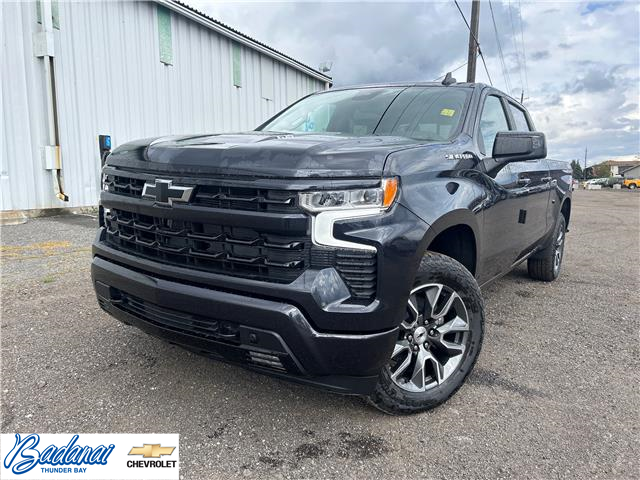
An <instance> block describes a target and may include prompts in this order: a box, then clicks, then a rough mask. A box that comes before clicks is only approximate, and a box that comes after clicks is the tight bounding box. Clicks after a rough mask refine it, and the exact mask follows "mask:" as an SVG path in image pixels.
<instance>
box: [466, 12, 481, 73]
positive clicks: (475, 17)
mask: <svg viewBox="0 0 640 480" xmlns="http://www.w3.org/2000/svg"><path fill="white" fill-rule="evenodd" d="M479 24H480V0H473V3H472V4H471V29H470V30H469V58H468V60H467V82H470V83H471V82H475V81H476V58H477V57H478V25H479Z"/></svg>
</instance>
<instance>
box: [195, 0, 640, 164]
mask: <svg viewBox="0 0 640 480" xmlns="http://www.w3.org/2000/svg"><path fill="white" fill-rule="evenodd" d="M190 3H192V4H194V5H195V6H196V7H198V8H200V9H202V10H204V11H206V12H207V13H209V14H210V15H212V16H213V17H214V18H218V19H220V20H221V21H223V22H225V23H228V24H230V25H231V26H233V27H235V28H237V29H239V30H240V31H242V32H244V33H247V34H249V35H251V36H254V37H255V38H257V39H259V40H261V41H263V42H265V43H267V44H268V45H271V46H273V47H275V48H277V49H278V50H281V51H283V52H285V53H287V54H289V55H291V56H293V57H294V58H297V59H300V60H301V61H303V62H305V63H307V64H309V65H311V66H314V67H317V66H318V65H319V64H320V63H321V62H323V61H332V62H333V69H332V71H331V72H330V74H331V75H332V76H333V78H334V82H335V84H336V85H345V84H357V83H372V82H386V81H430V80H433V79H435V78H437V77H439V76H440V75H443V74H444V73H445V72H447V71H450V70H453V69H454V68H456V67H458V66H460V65H463V64H464V63H465V62H466V53H467V43H468V30H467V28H466V26H465V25H464V23H463V21H462V19H461V17H460V14H459V12H458V11H457V9H456V7H455V5H454V4H453V3H452V2H420V3H419V2H415V3H400V2H398V3H396V2H389V3H380V2H377V3H357V2H353V3H347V2H338V3H320V2H318V3H315V2H304V3H291V2H284V3H271V2H270V3H244V2H239V3H238V2H236V3H220V2H214V1H201V2H195V1H192V2H190ZM542 5H543V6H544V8H541V4H540V3H535V2H515V1H512V2H501V1H499V0H494V1H493V2H492V6H493V13H494V17H495V21H496V27H497V35H496V29H494V25H493V22H492V18H491V12H490V9H489V6H488V2H482V3H481V12H480V34H479V39H480V43H481V48H482V51H483V53H484V57H485V60H486V63H487V67H488V70H489V72H490V75H491V80H492V81H493V83H494V85H495V86H496V87H497V88H500V89H501V90H503V91H507V92H508V93H510V94H512V95H513V96H514V97H516V98H519V97H520V92H521V90H523V89H524V90H525V105H526V106H527V107H528V108H529V109H530V111H531V113H532V116H533V118H534V121H535V123H536V126H537V127H538V128H539V129H540V130H543V131H545V133H546V134H547V137H548V138H549V152H550V156H554V157H558V158H561V159H571V158H575V157H576V156H580V155H582V153H581V152H583V151H584V147H585V146H586V147H588V148H589V151H590V152H591V153H590V157H591V158H593V159H594V160H597V159H605V158H606V157H607V156H611V155H614V154H615V155H620V154H621V153H628V154H632V153H638V151H639V150H640V146H639V144H638V143H639V136H640V132H638V121H639V119H640V112H639V110H638V104H639V103H640V100H639V97H640V90H639V88H640V87H639V86H640V76H639V74H638V72H639V70H640V66H639V62H638V49H639V40H638V39H639V37H640V27H639V22H638V18H639V16H640V4H638V3H637V2H602V3H586V2H551V1H546V2H544V3H543V4H542ZM460 6H461V8H462V10H463V11H464V12H465V14H466V16H467V18H469V12H470V3H468V2H460ZM520 18H522V32H521V24H520ZM523 37H524V48H523V45H522V39H523ZM498 44H499V45H500V47H501V49H502V52H503V54H504V63H505V69H504V71H503V68H502V62H501V60H500V55H499V50H500V49H499V48H498ZM525 65H526V70H525ZM477 68H478V71H477V79H478V81H482V82H485V83H489V78H488V76H487V74H486V73H485V72H484V67H483V64H482V61H480V60H479V61H478V67H477ZM465 70H466V69H465V68H464V67H462V68H461V69H459V70H458V71H456V72H455V73H454V76H455V77H456V78H458V80H459V81H461V80H464V78H465ZM527 86H528V88H527Z"/></svg>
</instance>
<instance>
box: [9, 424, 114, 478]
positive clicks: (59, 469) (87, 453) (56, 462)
mask: <svg viewBox="0 0 640 480" xmlns="http://www.w3.org/2000/svg"><path fill="white" fill-rule="evenodd" d="M79 438H80V435H73V436H72V437H71V439H70V440H69V443H67V444H66V445H62V446H56V445H49V446H47V447H44V448H43V447H42V446H40V445H39V444H40V435H38V434H36V433H33V434H31V435H27V436H24V437H22V436H21V435H20V434H19V433H16V438H15V445H14V446H13V448H12V449H11V451H10V452H9V453H8V454H7V456H6V457H4V467H5V468H6V469H9V470H11V471H12V472H13V473H14V474H16V475H21V474H24V473H27V472H29V471H31V470H33V469H34V468H36V467H38V468H39V469H40V471H41V473H43V474H47V473H85V472H86V470H87V467H86V466H84V467H83V465H106V464H107V461H108V460H109V456H110V455H111V453H112V452H113V449H114V448H115V445H114V444H110V445H108V446H107V445H98V446H94V447H91V446H88V445H85V446H81V444H78V439H79Z"/></svg>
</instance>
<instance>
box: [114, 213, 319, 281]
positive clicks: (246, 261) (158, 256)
mask: <svg viewBox="0 0 640 480" xmlns="http://www.w3.org/2000/svg"><path fill="white" fill-rule="evenodd" d="M105 226H106V228H107V235H106V241H107V243H109V244H111V245H112V246H114V247H115V248H118V249H120V250H124V251H128V252H131V253H135V254H136V255H139V256H143V257H147V258H151V259H153V260H159V261H161V262H163V263H169V264H172V265H178V266H185V267H189V268H195V269H198V270H206V271H209V272H215V273H226V274H229V275H234V276H240V277H247V278H255V279H260V280H267V281H272V282H287V283H288V282H292V281H293V280H295V279H296V278H298V276H300V274H301V273H302V272H303V271H304V270H305V269H306V268H308V267H309V247H310V242H309V239H308V238H307V237H290V236H284V235H273V234H269V233H261V232H259V231H257V230H254V229H251V228H244V227H231V226H223V225H213V224H208V223H199V222H187V221H180V220H172V219H167V218H161V217H151V216H147V215H142V214H138V213H132V212H126V211H122V210H116V209H114V210H111V211H110V212H109V213H108V214H107V215H106V217H105Z"/></svg>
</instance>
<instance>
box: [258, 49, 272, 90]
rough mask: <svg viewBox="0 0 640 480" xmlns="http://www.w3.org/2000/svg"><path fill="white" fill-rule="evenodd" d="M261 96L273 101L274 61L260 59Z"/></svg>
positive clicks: (264, 58) (266, 58) (262, 57)
mask: <svg viewBox="0 0 640 480" xmlns="http://www.w3.org/2000/svg"><path fill="white" fill-rule="evenodd" d="M260 79H261V87H262V88H261V95H262V98H264V99H266V100H273V60H271V59H270V58H268V57H265V56H261V57H260Z"/></svg>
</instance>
